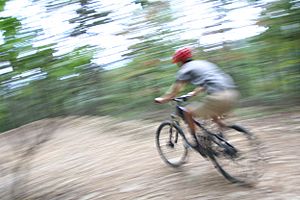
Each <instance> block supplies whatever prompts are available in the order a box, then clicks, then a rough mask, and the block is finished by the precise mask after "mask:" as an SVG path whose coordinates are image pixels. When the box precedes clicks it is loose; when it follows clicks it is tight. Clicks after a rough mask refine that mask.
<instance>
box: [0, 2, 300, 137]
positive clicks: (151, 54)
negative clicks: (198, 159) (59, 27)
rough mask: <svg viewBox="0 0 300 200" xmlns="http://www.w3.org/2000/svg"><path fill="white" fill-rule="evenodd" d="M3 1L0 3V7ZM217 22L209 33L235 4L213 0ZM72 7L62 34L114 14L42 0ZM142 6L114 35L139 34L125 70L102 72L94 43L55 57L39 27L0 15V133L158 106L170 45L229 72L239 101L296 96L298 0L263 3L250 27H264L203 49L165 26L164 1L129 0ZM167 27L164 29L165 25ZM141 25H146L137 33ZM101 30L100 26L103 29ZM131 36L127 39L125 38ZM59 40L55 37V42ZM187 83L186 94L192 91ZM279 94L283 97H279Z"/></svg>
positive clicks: (299, 75)
mask: <svg viewBox="0 0 300 200" xmlns="http://www.w3.org/2000/svg"><path fill="white" fill-rule="evenodd" d="M5 2H6V1H1V0H0V12H1V11H3V10H4V5H5ZM214 2H215V3H216V4H215V5H216V7H215V8H214V9H215V10H216V11H217V17H218V18H219V19H220V21H218V22H212V24H211V25H210V26H211V27H215V28H216V29H215V30H216V31H209V32H207V33H206V34H215V32H218V33H224V32H226V31H228V30H232V29H233V28H232V27H229V28H221V29H218V26H219V24H218V23H223V22H225V21H226V20H225V18H226V13H227V12H229V11H230V10H229V9H225V7H224V6H225V5H228V4H230V3H232V2H234V1H214ZM74 3H76V4H78V5H80V7H79V8H78V9H77V10H75V12H76V13H77V15H78V16H77V17H75V18H73V19H71V20H70V21H69V22H70V23H71V24H72V23H74V24H76V27H74V30H72V31H70V32H68V34H66V35H67V36H66V37H76V36H79V35H83V34H86V33H87V32H88V30H89V29H90V28H91V27H95V26H97V25H99V24H106V23H110V22H112V21H111V20H112V19H110V14H112V13H113V12H118V11H103V12H99V9H94V8H93V7H92V6H91V5H93V3H94V1H91V2H88V1H76V0H74V1H64V2H58V3H57V2H53V1H49V2H48V4H47V6H46V7H47V9H48V10H52V9H53V10H55V9H58V8H59V7H63V6H69V5H70V4H74ZM135 3H136V4H140V5H141V6H142V8H143V9H140V10H137V11H136V12H134V14H133V16H132V17H133V18H134V19H138V20H133V22H132V23H131V24H128V27H127V28H126V29H124V31H122V32H121V33H119V34H117V35H122V36H124V37H126V36H128V38H131V39H138V40H139V42H138V43H135V44H134V45H132V46H130V47H128V50H129V53H126V54H124V55H123V57H125V58H128V59H130V62H129V63H127V64H126V66H125V67H122V68H117V69H114V70H103V69H102V68H101V66H97V65H95V64H94V63H93V58H94V56H95V54H96V53H99V52H100V53H101V50H102V49H100V48H96V47H94V46H89V45H85V46H82V47H80V48H76V49H74V50H73V51H71V52H69V53H66V54H63V55H59V56H55V53H56V50H57V49H56V48H57V44H56V43H52V44H47V45H44V46H38V47H37V46H36V45H34V44H33V43H34V42H33V41H34V40H35V39H36V38H37V36H39V35H41V34H42V30H41V29H39V28H36V29H32V30H30V31H28V30H25V29H24V27H23V21H22V19H17V18H15V17H2V18H0V31H1V34H2V38H3V43H2V44H1V45H0V52H1V53H0V64H2V63H5V65H4V64H3V66H2V65H0V70H1V69H4V68H6V67H12V69H13V71H11V72H7V73H5V74H1V75H0V81H1V86H0V98H1V99H0V123H1V124H2V125H1V127H0V131H5V130H8V129H11V128H14V127H17V126H20V125H22V124H25V123H28V122H31V121H35V120H38V119H42V118H47V117H55V116H62V115H87V114H89V115H115V116H120V115H125V116H128V115H130V114H132V115H135V117H138V115H137V114H139V113H142V112H152V111H155V110H156V109H161V108H162V107H160V106H155V105H154V104H153V99H154V98H155V97H157V96H160V95H162V94H163V93H164V92H166V91H167V90H168V89H169V87H170V85H171V84H172V83H173V81H174V76H175V73H176V71H177V70H178V67H177V66H176V65H174V64H172V63H171V55H172V54H173V52H174V50H175V49H176V48H178V47H182V46H185V45H187V46H189V45H192V46H196V48H195V52H196V55H195V58H197V59H207V60H210V61H213V62H215V63H217V64H218V65H219V66H220V67H221V68H223V69H224V70H225V71H226V72H227V73H229V74H230V75H231V76H233V78H234V80H235V81H236V82H237V84H238V86H239V89H240V91H241V93H242V96H243V99H250V100H253V101H254V100H255V101H257V100H260V102H267V103H269V104H271V103H276V102H279V101H285V99H293V100H295V102H296V101H298V100H299V92H298V89H299V80H300V66H299V65H300V49H299V48H300V38H299V35H300V22H299V19H300V9H299V6H298V4H297V1H289V0H281V1H275V2H273V3H270V4H266V5H264V10H263V13H261V16H260V18H259V19H257V22H256V24H258V25H259V26H263V27H265V28H266V30H265V31H264V32H263V33H261V34H260V35H257V36H255V37H252V38H248V39H244V40H240V41H234V42H229V41H225V42H223V43H222V44H221V46H222V48H219V49H216V50H212V51H207V49H206V47H203V46H199V44H198V41H197V40H195V39H193V40H183V39H182V38H181V37H180V36H179V35H180V34H181V33H182V32H185V31H187V30H182V29H181V27H175V28H174V27H173V28H172V29H171V28H168V27H169V24H170V23H172V22H173V21H174V20H176V19H177V18H178V15H174V13H173V10H172V8H171V5H170V1H151V2H149V1H135ZM166 27H167V28H166ZM141 30H146V31H145V32H143V33H140V31H141ZM103 32H105V30H103ZM132 34H133V35H134V36H132ZM58 42H59V41H57V43H58ZM191 89H192V87H191V86H189V87H188V88H187V89H186V91H188V90H191ZM283 97H285V99H283Z"/></svg>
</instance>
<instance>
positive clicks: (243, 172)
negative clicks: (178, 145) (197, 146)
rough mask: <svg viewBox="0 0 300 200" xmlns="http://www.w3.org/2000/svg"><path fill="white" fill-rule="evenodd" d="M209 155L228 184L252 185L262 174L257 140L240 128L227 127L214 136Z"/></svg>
mask: <svg viewBox="0 0 300 200" xmlns="http://www.w3.org/2000/svg"><path fill="white" fill-rule="evenodd" d="M212 149H213V152H214V153H212V154H211V155H210V158H211V160H212V162H213V163H214V165H215V167H216V168H217V169H218V171H219V172H220V173H221V174H222V175H223V176H224V177H225V178H226V179H227V180H229V181H230V182H233V183H241V184H246V185H254V184H255V183H257V181H258V178H259V177H260V176H261V173H262V165H261V164H262V162H261V161H262V156H261V154H260V151H259V149H260V146H259V143H258V140H257V138H256V137H255V136H254V135H253V134H252V133H250V132H248V131H247V130H245V129H244V128H242V127H241V126H237V125H233V126H230V127H228V129H227V130H226V131H224V132H223V133H222V134H221V135H216V137H215V141H214V143H213V146H212Z"/></svg>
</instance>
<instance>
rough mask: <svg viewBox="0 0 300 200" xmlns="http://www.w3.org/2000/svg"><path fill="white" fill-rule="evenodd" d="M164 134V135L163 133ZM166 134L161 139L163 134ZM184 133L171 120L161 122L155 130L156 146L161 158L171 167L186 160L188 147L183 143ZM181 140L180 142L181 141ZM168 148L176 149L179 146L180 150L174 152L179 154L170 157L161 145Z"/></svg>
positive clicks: (177, 165) (179, 164)
mask: <svg viewBox="0 0 300 200" xmlns="http://www.w3.org/2000/svg"><path fill="white" fill-rule="evenodd" d="M163 134H164V135H163ZM165 134H166V136H167V138H166V139H163V136H165ZM183 137H184V134H183V131H182V129H181V128H180V127H179V126H178V125H176V124H174V123H173V122H171V121H165V122H162V123H161V124H160V125H159V127H158V129H157V131H156V147H157V150H158V153H159V155H160V157H161V158H162V160H163V161H164V162H165V163H166V164H168V165H169V166H171V167H174V168H176V167H179V166H181V165H182V164H184V163H185V162H186V159H187V155H188V149H187V146H185V145H184V139H183ZM181 142H182V143H181ZM164 146H165V147H167V148H169V150H174V152H175V151H177V150H178V148H181V150H182V151H181V152H175V153H178V154H179V157H178V158H170V157H169V156H168V155H167V152H165V151H164V149H163V147H164Z"/></svg>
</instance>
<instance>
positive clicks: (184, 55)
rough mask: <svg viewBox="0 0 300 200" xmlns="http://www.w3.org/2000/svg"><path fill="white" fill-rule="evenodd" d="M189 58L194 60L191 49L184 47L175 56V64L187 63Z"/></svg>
mask: <svg viewBox="0 0 300 200" xmlns="http://www.w3.org/2000/svg"><path fill="white" fill-rule="evenodd" d="M188 58H192V50H191V49H190V48H187V47H184V48H182V49H178V50H177V51H176V52H175V54H174V55H173V59H172V60H173V63H178V62H185V61H186V60H187V59H188Z"/></svg>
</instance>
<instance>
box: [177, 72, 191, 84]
mask: <svg viewBox="0 0 300 200" xmlns="http://www.w3.org/2000/svg"><path fill="white" fill-rule="evenodd" d="M188 80H191V74H190V73H189V71H188V70H185V69H181V70H179V71H178V72H177V74H176V81H188Z"/></svg>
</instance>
